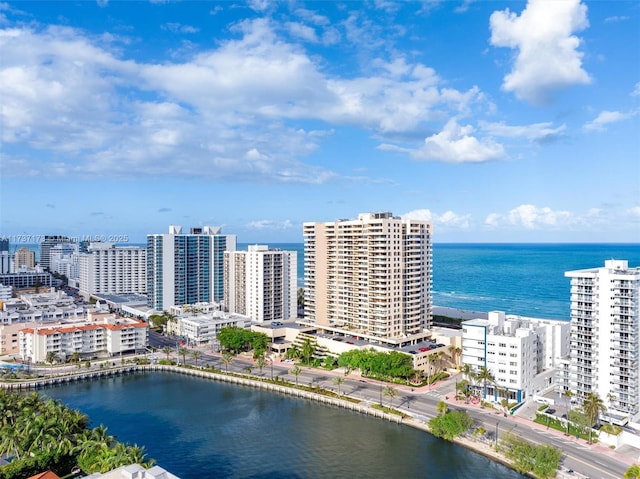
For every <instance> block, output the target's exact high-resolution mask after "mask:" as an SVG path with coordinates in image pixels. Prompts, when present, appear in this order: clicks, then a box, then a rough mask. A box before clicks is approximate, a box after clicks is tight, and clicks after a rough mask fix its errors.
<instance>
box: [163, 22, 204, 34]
mask: <svg viewBox="0 0 640 479" xmlns="http://www.w3.org/2000/svg"><path fill="white" fill-rule="evenodd" d="M162 29H163V30H168V31H170V32H171V33H198V32H199V31H200V29H199V28H196V27H192V26H191V25H182V24H181V23H175V22H169V23H165V24H164V25H162Z"/></svg>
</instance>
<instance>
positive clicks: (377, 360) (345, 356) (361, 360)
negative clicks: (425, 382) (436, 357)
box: [338, 349, 415, 379]
mask: <svg viewBox="0 0 640 479" xmlns="http://www.w3.org/2000/svg"><path fill="white" fill-rule="evenodd" d="M338 366H340V367H349V368H352V369H360V371H362V374H363V375H364V376H376V375H380V376H390V377H394V378H403V379H408V378H410V377H411V376H413V375H414V373H415V371H414V369H413V367H412V366H413V362H412V359H411V357H410V356H409V355H408V354H404V353H401V352H398V351H391V352H388V353H385V352H377V351H374V350H372V349H371V350H363V349H352V350H350V351H346V352H344V353H342V354H341V355H340V356H338Z"/></svg>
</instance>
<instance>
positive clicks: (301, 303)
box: [298, 288, 304, 309]
mask: <svg viewBox="0 0 640 479" xmlns="http://www.w3.org/2000/svg"><path fill="white" fill-rule="evenodd" d="M298 308H302V309H304V288H298Z"/></svg>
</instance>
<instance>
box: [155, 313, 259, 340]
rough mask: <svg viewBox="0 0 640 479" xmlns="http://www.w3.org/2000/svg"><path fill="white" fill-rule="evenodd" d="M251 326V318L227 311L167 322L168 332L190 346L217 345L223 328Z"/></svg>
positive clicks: (193, 314)
mask: <svg viewBox="0 0 640 479" xmlns="http://www.w3.org/2000/svg"><path fill="white" fill-rule="evenodd" d="M250 325H251V318H249V317H248V316H244V315H241V314H234V313H228V312H225V311H211V312H209V313H186V315H184V316H177V317H176V318H175V319H174V320H171V321H167V332H168V333H169V334H173V335H175V336H179V337H182V338H184V339H185V340H186V341H187V342H188V343H189V344H191V345H194V346H198V345H202V344H210V345H212V346H214V345H215V344H217V339H216V338H217V336H218V333H219V332H220V330H221V329H222V328H226V327H237V328H247V327H249V326H250Z"/></svg>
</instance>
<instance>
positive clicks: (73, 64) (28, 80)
mask: <svg viewBox="0 0 640 479" xmlns="http://www.w3.org/2000/svg"><path fill="white" fill-rule="evenodd" d="M639 27H640V9H639V8H638V5H637V3H635V2H622V1H620V2H588V1H587V2H580V1H577V0H568V1H566V2H549V1H545V0H529V1H528V2H527V3H524V2H474V1H468V0H465V1H459V2H454V1H447V2H439V1H423V2H388V1H371V2H357V3H356V2H343V3H341V2H286V3H285V2H275V3H270V2H266V1H257V0H256V1H249V2H238V3H232V2H161V1H151V2H149V3H142V2H140V3H133V2H113V1H112V2H109V1H108V0H100V1H98V2H75V3H73V2H45V3H42V2H6V3H0V98H1V100H2V104H3V109H2V110H1V111H0V115H1V116H0V124H1V125H2V129H1V130H2V131H1V138H2V152H1V153H0V162H1V165H2V168H1V170H0V181H1V186H2V187H1V188H0V236H8V237H16V236H18V235H28V236H29V237H32V238H38V237H42V236H43V235H45V234H66V235H69V236H72V237H92V236H95V237H104V238H105V239H108V238H109V237H115V238H117V237H125V236H126V237H127V238H128V239H129V242H131V243H144V242H145V239H146V235H147V234H157V233H162V232H164V231H165V230H166V228H167V226H168V225H170V224H174V225H182V226H184V227H186V228H188V227H190V226H203V225H216V226H222V231H223V233H224V234H234V235H237V237H238V242H239V243H255V242H259V243H274V242H294V243H300V242H302V223H303V222H307V221H313V222H316V221H318V222H323V221H324V222H331V221H335V220H337V219H339V218H351V217H354V216H355V215H357V214H358V213H360V212H374V211H390V212H393V214H394V215H397V216H401V217H404V218H411V219H416V220H428V221H431V222H432V223H433V226H434V228H433V242H434V243H442V242H627V243H628V242H631V243H636V242H639V241H640V201H639V198H640V186H639V185H640V162H638V158H639V157H640V120H639V116H640V115H639V113H640V104H639V102H640V72H639V71H638V68H637V65H638V55H639V51H638V45H639V42H640V34H639V33H638V32H639V31H640V28H639ZM24 242H27V243H31V242H37V241H33V240H32V241H24ZM116 242H118V243H122V241H116ZM14 243H17V242H14Z"/></svg>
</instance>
